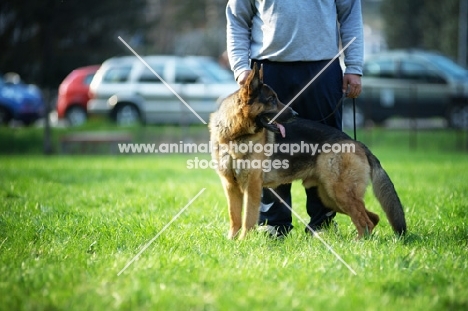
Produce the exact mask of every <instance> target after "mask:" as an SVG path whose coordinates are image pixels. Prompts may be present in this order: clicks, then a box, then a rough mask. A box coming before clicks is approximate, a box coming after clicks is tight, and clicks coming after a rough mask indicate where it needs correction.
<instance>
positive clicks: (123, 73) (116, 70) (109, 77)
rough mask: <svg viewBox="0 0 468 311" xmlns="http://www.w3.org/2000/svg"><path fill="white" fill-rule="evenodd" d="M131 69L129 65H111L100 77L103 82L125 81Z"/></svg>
mask: <svg viewBox="0 0 468 311" xmlns="http://www.w3.org/2000/svg"><path fill="white" fill-rule="evenodd" d="M131 70H132V67H131V66H122V67H113V68H109V69H108V70H107V71H106V72H105V73H104V76H103V77H102V81H103V82H107V83H119V82H125V81H127V79H128V76H129V75H130V71H131Z"/></svg>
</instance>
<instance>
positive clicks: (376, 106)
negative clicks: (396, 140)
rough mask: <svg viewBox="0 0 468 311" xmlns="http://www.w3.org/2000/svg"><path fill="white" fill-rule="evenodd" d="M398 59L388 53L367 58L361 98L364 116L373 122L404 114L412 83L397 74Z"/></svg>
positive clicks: (409, 98)
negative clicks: (377, 57)
mask: <svg viewBox="0 0 468 311" xmlns="http://www.w3.org/2000/svg"><path fill="white" fill-rule="evenodd" d="M398 68H399V60H398V59H395V58H392V57H388V58H379V59H376V60H370V61H368V62H366V64H365V66H364V73H363V81H362V85H363V89H362V94H361V96H360V97H361V102H362V104H361V105H362V107H363V110H364V114H365V115H366V118H370V119H372V120H374V121H376V122H382V121H383V120H385V119H387V118H389V117H391V116H394V115H400V116H404V115H405V114H407V112H408V111H407V107H408V106H407V105H408V103H409V102H410V100H411V96H412V94H411V92H412V86H411V85H410V84H408V83H407V82H405V81H403V80H402V79H400V78H399V73H398V70H399V69H398Z"/></svg>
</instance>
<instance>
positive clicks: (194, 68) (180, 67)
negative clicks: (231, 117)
mask: <svg viewBox="0 0 468 311" xmlns="http://www.w3.org/2000/svg"><path fill="white" fill-rule="evenodd" d="M209 65H210V64H209V62H208V61H206V60H205V59H203V58H200V59H199V60H198V61H194V60H193V59H190V60H189V59H187V60H181V61H180V62H177V64H176V66H175V85H176V86H177V87H178V88H179V89H180V90H181V94H180V95H181V96H182V97H183V98H184V99H185V100H186V102H187V104H188V105H189V106H190V107H191V108H192V109H193V111H191V109H189V108H187V107H182V110H181V115H180V120H179V121H180V122H181V123H195V124H196V123H200V124H201V123H202V121H201V120H200V119H199V118H198V117H197V116H196V115H195V114H194V113H193V112H196V113H197V114H198V115H199V116H200V117H201V118H202V119H203V120H204V121H205V122H208V120H209V116H210V114H211V113H212V112H214V111H215V110H216V109H217V101H218V99H219V98H220V97H222V96H227V95H228V94H230V93H232V92H234V90H235V89H237V88H238V87H237V84H235V81H232V83H226V82H223V81H217V80H216V79H214V77H209V76H208V73H207V71H206V70H207V67H208V66H209Z"/></svg>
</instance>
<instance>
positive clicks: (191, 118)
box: [88, 56, 238, 125]
mask: <svg viewBox="0 0 468 311" xmlns="http://www.w3.org/2000/svg"><path fill="white" fill-rule="evenodd" d="M143 59H144V62H142V61H141V60H140V59H139V58H137V57H136V56H127V57H114V58H111V59H109V60H107V61H105V62H104V63H103V64H102V66H101V68H100V69H99V70H98V72H97V73H96V75H95V76H94V78H93V80H92V82H91V85H90V94H91V100H90V101H89V103H88V112H89V113H90V114H91V115H107V116H110V117H111V118H112V119H113V120H114V121H116V122H117V123H118V124H121V125H124V124H131V123H136V122H142V123H158V124H194V123H195V124H196V123H203V121H205V122H208V118H209V114H210V113H211V112H213V111H215V110H216V108H217V101H218V100H219V99H220V98H224V97H226V96H228V95H229V94H231V93H233V92H234V91H236V90H237V89H238V85H237V83H236V82H235V81H234V77H233V75H232V73H231V72H230V71H228V70H226V69H224V68H223V67H221V66H220V65H219V64H218V63H217V62H216V61H215V60H213V59H212V58H209V57H204V56H185V57H179V56H146V57H143ZM145 63H146V64H147V65H149V67H150V68H148V66H146V64H145ZM158 76H159V77H158ZM160 78H161V79H162V80H164V81H161V79H160ZM164 82H165V83H164ZM188 106H189V107H188ZM192 110H193V111H192ZM197 115H198V116H197ZM202 120H203V121H202Z"/></svg>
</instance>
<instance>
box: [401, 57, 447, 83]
mask: <svg viewBox="0 0 468 311" xmlns="http://www.w3.org/2000/svg"><path fill="white" fill-rule="evenodd" d="M401 78H402V79H408V80H416V81H420V82H427V83H444V82H445V81H444V79H443V78H442V77H440V76H439V75H438V74H437V72H436V71H435V70H430V69H429V68H427V67H426V66H424V65H423V64H421V63H418V62H416V61H412V60H402V61H401Z"/></svg>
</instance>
